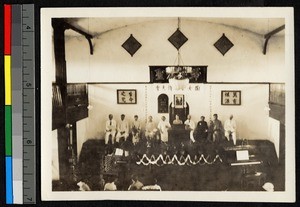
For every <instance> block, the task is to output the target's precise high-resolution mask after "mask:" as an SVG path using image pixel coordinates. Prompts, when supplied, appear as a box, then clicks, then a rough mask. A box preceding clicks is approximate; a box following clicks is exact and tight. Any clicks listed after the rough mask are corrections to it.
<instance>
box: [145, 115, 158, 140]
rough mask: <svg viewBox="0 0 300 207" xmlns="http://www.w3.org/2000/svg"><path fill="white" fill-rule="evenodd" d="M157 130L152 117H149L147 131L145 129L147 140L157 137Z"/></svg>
mask: <svg viewBox="0 0 300 207" xmlns="http://www.w3.org/2000/svg"><path fill="white" fill-rule="evenodd" d="M156 132H157V129H156V127H155V125H154V122H153V120H152V116H149V117H148V121H147V123H146V129H145V137H146V139H148V140H149V139H153V138H154V137H155V136H156Z"/></svg>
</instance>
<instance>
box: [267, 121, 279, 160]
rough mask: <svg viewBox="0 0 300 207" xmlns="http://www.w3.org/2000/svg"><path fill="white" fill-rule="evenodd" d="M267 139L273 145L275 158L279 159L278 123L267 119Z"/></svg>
mask: <svg viewBox="0 0 300 207" xmlns="http://www.w3.org/2000/svg"><path fill="white" fill-rule="evenodd" d="M268 137H269V140H270V141H271V142H273V143H274V146H275V151H276V155H277V158H279V144H280V121H278V120H276V119H273V118H271V117H270V118H269V126H268Z"/></svg>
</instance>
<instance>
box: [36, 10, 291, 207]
mask: <svg viewBox="0 0 300 207" xmlns="http://www.w3.org/2000/svg"><path fill="white" fill-rule="evenodd" d="M293 24H294V23H293V10H292V9H290V8H255V7H253V8H188V7H187V8H55V9H54V8H52V9H51V8H45V9H42V10H41V48H42V51H41V60H42V62H41V67H42V70H41V71H42V72H41V76H42V77H41V111H42V113H41V117H42V118H41V127H42V134H41V135H42V136H41V142H42V144H41V145H42V146H41V147H42V150H41V152H42V163H41V168H42V171H41V179H42V199H43V200H106V199H112V200H174V201H177V200H178V201H179V200H184V201H234V202H237V201H252V202H265V201H266V202H293V201H294V199H295V166H294V164H295V134H294V131H295V130H294V129H295V128H294V127H295V126H294V118H295V117H294V116H295V115H294V113H295V111H294V110H295V106H294V63H293V55H294V51H293V47H294V46H293V37H294V33H293V31H294V28H293Z"/></svg>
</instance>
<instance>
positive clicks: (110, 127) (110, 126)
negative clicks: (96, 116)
mask: <svg viewBox="0 0 300 207" xmlns="http://www.w3.org/2000/svg"><path fill="white" fill-rule="evenodd" d="M116 129H117V123H116V121H115V120H113V115H112V114H109V115H108V120H107V121H106V123H105V144H108V141H109V139H110V138H111V142H112V144H113V143H114V140H115V136H116Z"/></svg>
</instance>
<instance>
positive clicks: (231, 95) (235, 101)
mask: <svg viewBox="0 0 300 207" xmlns="http://www.w3.org/2000/svg"><path fill="white" fill-rule="evenodd" d="M221 93H222V94H221V99H222V100H221V104H222V105H241V91H222V92H221Z"/></svg>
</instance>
